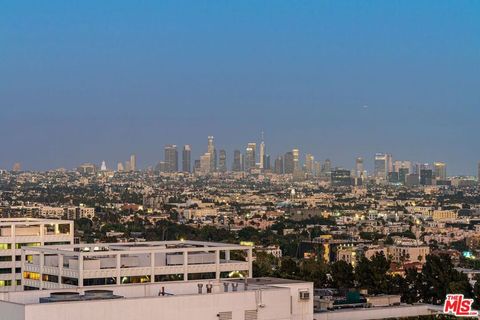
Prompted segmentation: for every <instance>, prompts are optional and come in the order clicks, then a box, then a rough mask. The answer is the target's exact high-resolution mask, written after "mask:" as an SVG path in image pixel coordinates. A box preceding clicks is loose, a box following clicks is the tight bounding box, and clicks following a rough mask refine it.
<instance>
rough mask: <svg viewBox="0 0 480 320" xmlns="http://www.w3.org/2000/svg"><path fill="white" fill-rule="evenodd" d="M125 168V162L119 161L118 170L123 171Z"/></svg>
mask: <svg viewBox="0 0 480 320" xmlns="http://www.w3.org/2000/svg"><path fill="white" fill-rule="evenodd" d="M123 170H125V168H124V167H123V163H121V162H119V163H117V171H118V172H123Z"/></svg>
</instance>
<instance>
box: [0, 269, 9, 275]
mask: <svg viewBox="0 0 480 320" xmlns="http://www.w3.org/2000/svg"><path fill="white" fill-rule="evenodd" d="M7 273H12V268H0V274H7Z"/></svg>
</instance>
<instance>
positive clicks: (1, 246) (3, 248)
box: [0, 243, 12, 250]
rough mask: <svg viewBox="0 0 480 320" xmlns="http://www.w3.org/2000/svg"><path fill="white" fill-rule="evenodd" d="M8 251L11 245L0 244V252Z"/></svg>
mask: <svg viewBox="0 0 480 320" xmlns="http://www.w3.org/2000/svg"><path fill="white" fill-rule="evenodd" d="M10 249H12V244H10V243H0V250H10Z"/></svg>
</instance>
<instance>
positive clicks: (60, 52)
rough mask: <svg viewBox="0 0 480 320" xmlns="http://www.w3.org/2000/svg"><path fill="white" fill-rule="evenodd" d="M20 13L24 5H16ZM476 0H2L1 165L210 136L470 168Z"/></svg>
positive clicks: (112, 153) (478, 42)
mask: <svg viewBox="0 0 480 320" xmlns="http://www.w3.org/2000/svg"><path fill="white" fill-rule="evenodd" d="M27 9H28V10H27ZM478 12H480V2H473V1H442V2H432V1H415V2H399V1H398V2H394V1H388V2H387V1H385V2H380V1H342V2H338V1H336V2H333V1H295V2H292V1H275V2H259V1H236V2H229V1H225V2H214V1H211V2H202V1H193V0H192V1H161V2H158V1H142V2H131V1H122V0H118V1H102V2H98V1H78V2H76V1H68V2H64V1H49V2H38V1H12V2H4V3H2V5H1V10H0V40H1V42H2V44H4V45H3V46H2V47H1V48H0V110H1V117H0V135H1V136H2V138H3V139H2V146H1V152H0V169H11V167H12V165H13V164H14V163H15V162H20V163H21V164H22V168H24V169H26V170H43V169H52V168H58V167H66V168H73V167H76V166H78V165H79V164H81V163H82V162H95V163H97V164H100V162H101V161H102V160H105V161H107V164H108V165H109V167H111V168H114V167H115V166H116V163H117V162H118V161H125V160H128V157H129V155H130V154H131V153H135V154H137V158H138V166H139V167H143V168H144V167H146V166H148V165H155V164H156V163H157V162H158V161H160V160H162V159H163V147H164V145H166V144H177V146H178V147H179V153H180V158H181V147H182V146H183V145H184V144H190V145H191V146H192V149H193V157H192V160H193V159H197V158H198V157H199V155H200V154H201V153H203V152H206V148H207V136H208V135H213V136H215V141H216V146H217V149H226V150H227V156H228V162H227V163H228V166H229V168H230V166H231V163H232V160H233V159H232V152H233V150H234V149H239V150H242V152H243V151H244V150H245V147H246V144H247V143H248V142H259V141H260V133H261V131H264V132H265V141H266V144H267V152H268V153H269V154H270V155H271V161H272V162H273V160H274V159H275V157H276V156H277V155H283V154H284V153H285V152H286V151H289V150H290V149H292V148H294V147H297V148H299V149H300V151H301V153H302V157H301V159H302V161H304V154H305V153H311V154H313V155H315V157H316V158H317V159H320V160H322V161H323V160H324V159H325V158H330V159H331V160H332V162H333V164H334V165H337V166H341V167H345V168H353V166H354V159H355V157H358V156H362V157H363V158H364V159H365V164H366V167H367V169H370V171H371V168H372V164H373V156H374V154H375V153H376V152H387V153H391V154H392V155H393V157H394V159H399V160H412V161H418V162H430V163H431V162H433V161H444V162H446V163H447V170H448V174H449V175H454V174H465V175H476V171H477V163H478V161H479V160H480V142H479V141H478V140H477V139H476V130H475V128H478V119H479V117H480V108H479V106H480V105H479V104H480V98H479V97H480V94H479V92H480V90H479V88H480V77H479V74H480V61H479V60H480V37H479V36H478V35H479V34H480V24H479V23H478V19H479V14H478Z"/></svg>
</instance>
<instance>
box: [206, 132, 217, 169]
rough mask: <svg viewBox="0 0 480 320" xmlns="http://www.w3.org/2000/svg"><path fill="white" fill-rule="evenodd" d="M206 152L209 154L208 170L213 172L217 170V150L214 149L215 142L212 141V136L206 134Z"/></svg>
mask: <svg viewBox="0 0 480 320" xmlns="http://www.w3.org/2000/svg"><path fill="white" fill-rule="evenodd" d="M207 152H208V153H209V154H210V170H209V172H213V171H216V170H217V151H216V150H215V144H214V142H213V136H208V147H207Z"/></svg>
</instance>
